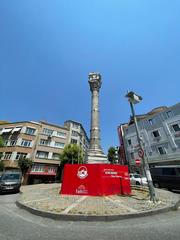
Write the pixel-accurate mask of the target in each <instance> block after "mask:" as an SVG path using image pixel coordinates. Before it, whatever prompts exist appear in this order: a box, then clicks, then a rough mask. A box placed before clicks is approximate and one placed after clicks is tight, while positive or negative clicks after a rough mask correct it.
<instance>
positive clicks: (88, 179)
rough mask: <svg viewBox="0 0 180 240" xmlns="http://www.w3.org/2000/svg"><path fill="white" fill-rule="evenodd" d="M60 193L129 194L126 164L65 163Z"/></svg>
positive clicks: (90, 194) (92, 194)
mask: <svg viewBox="0 0 180 240" xmlns="http://www.w3.org/2000/svg"><path fill="white" fill-rule="evenodd" d="M60 194H67V195H89V196H103V195H104V196H106V195H115V194H126V195H129V194H131V187H130V179H129V173H128V167H127V166H121V165H113V164H73V165H72V164H66V165H65V167H64V173H63V181H62V186H61V191H60Z"/></svg>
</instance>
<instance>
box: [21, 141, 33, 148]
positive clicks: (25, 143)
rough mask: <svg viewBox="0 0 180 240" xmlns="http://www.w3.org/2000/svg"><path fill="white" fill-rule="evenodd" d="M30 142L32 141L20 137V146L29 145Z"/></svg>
mask: <svg viewBox="0 0 180 240" xmlns="http://www.w3.org/2000/svg"><path fill="white" fill-rule="evenodd" d="M31 142H32V141H29V140H25V139H22V142H21V146H23V147H30V146H31Z"/></svg>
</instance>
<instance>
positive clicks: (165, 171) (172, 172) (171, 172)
mask: <svg viewBox="0 0 180 240" xmlns="http://www.w3.org/2000/svg"><path fill="white" fill-rule="evenodd" d="M162 172H163V175H176V171H175V169H174V168H163V171H162Z"/></svg>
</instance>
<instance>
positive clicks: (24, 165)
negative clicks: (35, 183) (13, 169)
mask: <svg viewBox="0 0 180 240" xmlns="http://www.w3.org/2000/svg"><path fill="white" fill-rule="evenodd" d="M32 164H33V163H32V160H31V159H29V158H25V157H21V158H20V159H19V160H18V166H19V168H20V169H21V172H22V175H23V177H24V176H25V174H26V173H27V171H28V170H29V168H30V167H32Z"/></svg>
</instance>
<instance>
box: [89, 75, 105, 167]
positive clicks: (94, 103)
mask: <svg viewBox="0 0 180 240" xmlns="http://www.w3.org/2000/svg"><path fill="white" fill-rule="evenodd" d="M88 82H89V86H90V90H91V94H92V99H91V130H90V147H89V150H88V153H87V159H86V162H88V163H107V157H106V155H105V154H104V153H103V151H102V148H101V145H100V126H99V91H100V88H101V84H102V80H101V75H100V74H99V73H89V81H88Z"/></svg>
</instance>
